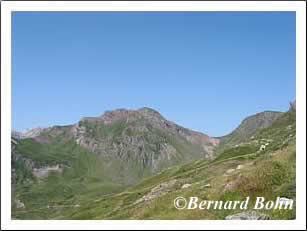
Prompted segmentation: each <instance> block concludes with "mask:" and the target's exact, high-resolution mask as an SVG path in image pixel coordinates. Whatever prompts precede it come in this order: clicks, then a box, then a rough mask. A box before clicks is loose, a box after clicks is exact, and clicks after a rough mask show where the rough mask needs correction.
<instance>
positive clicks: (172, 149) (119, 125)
mask: <svg viewBox="0 0 307 231" xmlns="http://www.w3.org/2000/svg"><path fill="white" fill-rule="evenodd" d="M70 133H71V135H72V136H73V137H74V139H75V142H76V143H77V144H79V145H81V146H83V147H86V148H87V149H88V150H90V151H92V152H95V153H99V154H100V155H103V156H105V157H109V158H113V159H118V160H121V161H124V162H126V163H127V164H131V165H135V166H137V167H140V168H142V169H145V168H150V169H151V170H152V171H153V172H155V171H156V170H159V169H162V168H163V167H165V166H170V165H173V164H174V163H179V162H181V161H188V160H193V159H198V158H201V157H210V156H211V155H212V154H213V152H214V149H215V148H216V147H217V146H218V144H219V140H218V139H215V138H212V137H209V136H207V135H205V134H202V133H199V132H194V131H192V130H189V129H186V128H184V127H181V126H179V125H177V124H175V123H173V122H171V121H168V120H166V119H165V118H164V117H163V116H162V115H160V113H158V112H157V111H155V110H153V109H150V108H141V109H138V110H126V109H118V110H114V111H106V112H105V113H104V114H103V115H101V116H99V117H83V118H82V119H81V120H80V122H78V123H77V124H75V125H73V126H72V127H71V130H70Z"/></svg>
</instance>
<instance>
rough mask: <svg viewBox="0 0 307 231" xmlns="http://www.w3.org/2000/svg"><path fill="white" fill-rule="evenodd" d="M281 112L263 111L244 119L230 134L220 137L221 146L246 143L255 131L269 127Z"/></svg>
mask: <svg viewBox="0 0 307 231" xmlns="http://www.w3.org/2000/svg"><path fill="white" fill-rule="evenodd" d="M282 114H283V112H277V111H264V112H260V113H257V114H255V115H252V116H249V117H247V118H245V119H244V120H243V121H242V122H241V123H240V125H239V126H238V127H237V128H236V129H235V130H234V131H232V132H231V133H230V134H228V135H226V136H223V137H220V140H221V146H223V145H226V146H231V145H235V144H238V143H241V142H243V141H247V140H248V139H249V138H251V137H252V136H253V135H255V134H256V132H257V131H259V130H261V129H263V128H267V127H269V126H270V125H271V124H272V123H273V122H274V121H275V120H276V119H278V118H279V117H280V116H281V115H282Z"/></svg>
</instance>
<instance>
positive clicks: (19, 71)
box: [12, 12, 295, 136]
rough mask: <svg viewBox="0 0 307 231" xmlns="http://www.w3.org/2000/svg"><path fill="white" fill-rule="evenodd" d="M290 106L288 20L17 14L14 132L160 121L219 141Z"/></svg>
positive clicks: (291, 20) (276, 15)
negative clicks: (103, 118)
mask: <svg viewBox="0 0 307 231" xmlns="http://www.w3.org/2000/svg"><path fill="white" fill-rule="evenodd" d="M294 98H295V12H15V13H13V15H12V123H13V124H12V126H13V129H16V130H19V131H22V130H24V129H26V128H33V127H37V126H50V125H66V124H72V123H75V122H77V121H79V120H80V118H81V117H83V116H98V115H101V114H102V113H103V112H104V111H105V110H112V109H117V108H128V109H137V108H141V107H144V106H147V107H151V108H153V109H155V110H157V111H159V112H160V113H161V114H162V115H163V116H164V117H166V118H167V119H169V120H171V121H174V122H176V123H178V124H180V125H182V126H184V127H187V128H191V129H194V130H197V131H201V132H204V133H207V134H208V135H211V136H222V135H226V134H227V133H229V132H231V131H232V130H233V129H234V128H235V127H236V126H238V125H239V123H240V122H241V121H242V120H243V119H244V118H245V117H247V116H249V115H252V114H254V113H257V112H261V111H264V110H278V111H286V110H287V109H288V106H289V101H290V100H293V99H294Z"/></svg>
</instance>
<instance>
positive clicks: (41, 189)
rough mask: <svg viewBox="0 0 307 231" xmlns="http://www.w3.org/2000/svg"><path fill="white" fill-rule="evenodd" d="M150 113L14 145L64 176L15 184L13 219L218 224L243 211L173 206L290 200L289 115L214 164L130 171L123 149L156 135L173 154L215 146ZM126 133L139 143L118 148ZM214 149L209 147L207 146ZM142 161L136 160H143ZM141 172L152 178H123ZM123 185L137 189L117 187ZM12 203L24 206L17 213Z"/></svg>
mask: <svg viewBox="0 0 307 231" xmlns="http://www.w3.org/2000/svg"><path fill="white" fill-rule="evenodd" d="M130 113H132V114H130ZM156 113H157V112H155V111H152V110H151V109H140V110H137V111H132V112H127V111H126V110H119V111H116V112H114V111H113V112H112V113H105V114H104V115H102V116H101V117H91V118H84V119H83V120H81V122H79V123H78V124H75V125H71V126H66V127H53V128H48V129H47V130H46V131H44V132H42V133H41V134H40V136H38V137H35V138H33V139H22V140H17V142H18V145H17V146H16V149H15V150H17V152H23V154H22V156H23V157H24V158H26V159H27V158H29V159H31V160H33V161H34V162H35V164H36V167H37V168H41V167H43V166H46V165H47V166H54V165H56V164H59V163H60V165H61V167H63V169H64V170H63V172H57V171H55V172H51V173H50V175H49V176H48V177H47V178H40V179H37V178H36V177H34V178H33V182H34V183H33V182H26V183H24V184H17V186H16V190H15V192H16V196H15V199H16V202H15V203H14V205H13V210H12V211H13V212H12V214H13V216H14V217H15V218H16V219H225V217H226V216H227V215H231V214H234V213H238V212H242V211H237V210H235V211H233V210H177V209H175V208H174V203H173V200H174V199H175V198H176V197H178V196H184V197H186V198H188V197H190V196H198V197H199V198H200V199H203V200H205V199H206V200H222V201H226V200H241V199H244V198H245V197H246V196H250V197H251V202H250V204H253V201H254V200H255V197H256V196H264V197H265V198H266V199H268V200H270V199H272V200H274V199H275V198H276V197H277V196H281V197H287V198H292V199H295V190H296V189H295V159H296V158H295V155H296V147H295V139H296V134H295V133H296V112H295V110H289V111H288V112H286V113H282V114H281V115H280V116H278V118H276V119H275V120H274V121H272V122H271V124H270V125H268V126H266V127H265V128H262V129H256V130H254V131H253V135H251V136H250V137H249V138H248V139H243V141H242V142H240V141H236V142H235V145H230V144H228V145H229V146H224V147H225V148H224V149H223V150H221V152H220V154H219V155H218V156H217V157H216V158H214V159H211V158H202V159H199V160H193V159H191V161H190V162H189V163H184V162H181V163H180V162H177V164H176V162H175V161H174V162H172V164H175V165H176V166H174V167H172V166H171V167H168V168H164V170H162V171H161V170H158V168H155V167H154V166H158V164H157V165H155V164H156V162H153V161H148V162H145V164H144V166H143V162H137V165H135V166H141V167H140V169H137V168H134V169H133V168H131V166H133V164H135V163H133V161H131V160H135V158H136V156H137V155H135V156H133V155H132V156H131V159H130V161H131V162H130V163H129V160H127V159H126V157H125V155H128V152H125V149H133V148H135V145H136V147H137V144H139V143H140V144H142V145H143V144H144V146H145V147H146V146H147V145H149V144H150V143H148V140H150V141H151V142H152V143H155V142H154V141H158V142H157V143H159V142H160V140H159V138H161V137H162V138H165V139H166V137H170V138H173V139H169V140H168V139H166V141H167V143H168V144H169V145H172V146H173V147H174V148H175V149H176V150H177V149H178V150H179V151H180V150H181V148H182V146H180V145H178V143H180V144H181V145H182V144H186V142H187V141H189V142H188V144H189V146H188V147H193V148H195V150H201V151H202V154H201V155H202V156H204V153H205V152H206V149H205V148H204V146H202V145H199V144H203V145H204V144H207V143H206V142H208V141H209V142H210V140H211V142H212V141H213V142H218V141H215V140H214V139H211V138H210V137H207V136H203V135H202V134H199V133H195V132H192V131H190V130H188V129H184V128H182V127H180V126H178V125H175V124H173V123H171V122H169V121H166V120H165V119H164V118H163V117H161V116H160V115H159V114H158V115H156ZM127 114H128V115H127ZM137 116H139V117H137ZM269 118H271V117H269ZM127 121H128V122H127ZM166 124H168V125H166ZM150 125H151V126H152V127H151V126H150ZM130 129H131V131H129V132H128V133H129V134H131V135H132V137H140V138H132V140H131V143H129V144H128V146H124V144H125V141H126V140H128V137H130V136H129V135H127V130H130ZM146 129H148V131H147V130H146ZM178 129H179V131H181V132H179V131H178ZM76 130H77V131H76ZM130 132H131V133H130ZM161 133H162V134H163V135H161ZM156 134H159V135H156ZM147 136H149V137H150V139H148V138H145V137H147ZM252 136H253V137H252ZM157 137H159V138H157ZM133 139H135V140H133ZM174 140H175V141H176V142H174ZM191 140H193V142H191ZM95 142H97V143H98V145H95ZM109 142H110V143H114V144H113V146H112V147H114V150H116V151H113V152H111V155H110V154H109V153H108V152H105V150H107V149H108V148H107V147H110V146H109V145H110V143H109ZM116 142H118V143H116ZM134 142H136V143H135V144H134ZM181 142H182V143H181ZM100 143H102V144H100ZM120 144H121V145H120ZM155 144H156V143H155ZM33 145H35V146H36V145H38V146H40V148H38V147H33ZM176 145H177V146H176ZM195 146H196V147H195ZM209 146H210V145H209ZM216 146H217V145H216V143H215V145H214V144H213V143H212V147H213V148H215V147H216ZM263 146H265V149H262V147H263ZM125 147H126V148H125ZM184 147H186V146H184V145H183V148H184ZM34 150H35V151H34ZM145 150H148V149H145ZM158 150H160V149H158ZM212 150H214V149H212ZM195 152H196V151H195ZM120 153H122V155H121V154H120ZM157 153H159V155H163V152H157ZM207 153H208V152H207ZM147 155H148V154H146V153H145V154H144V155H142V154H140V156H141V158H142V159H146V156H147ZM177 155H178V156H180V153H179V154H178V153H176V154H175V156H177ZM188 155H191V156H192V155H193V152H191V151H190V152H189V153H188ZM149 156H150V155H149ZM198 157H200V156H198ZM111 160H112V161H111ZM183 160H184V159H183ZM160 161H161V162H160ZM164 161H166V159H160V160H159V162H160V163H163V162H164ZM167 161H172V159H171V158H170V160H168V159H167ZM106 163H109V164H106ZM65 166H67V167H65ZM126 166H130V167H129V168H128V169H126ZM145 166H147V167H146V168H147V169H148V168H149V169H155V171H156V172H154V173H153V172H151V173H150V174H149V173H148V175H147V176H148V177H146V178H145V179H144V178H143V177H145V176H146V174H143V175H142V177H140V176H139V178H137V176H138V174H135V175H134V174H131V172H130V171H132V170H135V172H137V173H139V172H141V173H142V172H143V171H142V168H143V167H145ZM161 169H163V168H161ZM152 174H154V175H153V176H152ZM131 176H133V177H131ZM120 179H121V180H120ZM131 179H134V180H135V179H138V180H137V181H132V180H131ZM141 179H143V180H141ZM140 180H141V181H140ZM126 181H130V183H131V182H134V183H135V182H138V183H137V184H136V185H135V184H134V183H133V184H130V185H127V184H126V185H124V183H126ZM35 182H37V183H35ZM17 202H19V204H20V203H21V202H22V203H24V205H25V207H19V208H17V205H18V203H17ZM260 212H263V213H266V214H267V215H269V217H270V218H271V219H293V218H294V217H295V210H289V211H283V212H278V211H275V212H274V211H273V212H272V211H260Z"/></svg>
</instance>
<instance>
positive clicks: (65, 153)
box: [12, 108, 218, 219]
mask: <svg viewBox="0 0 307 231" xmlns="http://www.w3.org/2000/svg"><path fill="white" fill-rule="evenodd" d="M27 137H28V138H27ZM29 137H30V138H29ZM12 142H14V148H13V150H12V166H13V168H12V169H13V174H12V175H13V187H14V189H16V194H14V198H15V199H14V201H13V202H16V203H13V207H14V206H15V207H14V208H16V206H17V205H18V203H17V202H18V201H19V200H20V201H23V203H25V206H26V207H32V208H35V204H37V203H38V201H39V202H40V203H47V201H50V200H52V201H66V202H67V201H70V200H68V198H74V199H73V201H74V200H75V199H76V198H75V196H74V195H76V194H77V195H80V197H82V195H83V194H85V192H92V194H93V195H96V194H97V195H104V194H108V193H115V192H118V191H119V190H123V189H124V188H126V187H128V186H130V185H133V184H136V183H137V182H139V181H140V180H141V179H142V178H144V177H146V176H152V175H153V174H156V173H158V172H159V171H161V170H163V169H165V168H168V167H170V166H174V165H176V164H181V163H184V162H187V161H191V160H196V159H200V158H208V157H210V156H211V155H212V153H213V151H214V149H215V148H216V146H217V145H218V140H217V139H214V138H210V137H209V136H207V135H205V134H202V133H199V132H194V131H191V130H189V129H186V128H183V127H181V126H179V125H176V124H175V123H172V122H170V121H168V120H166V119H164V118H163V117H162V116H161V115H160V114H159V113H158V112H156V111H154V110H152V109H149V108H141V109H139V110H125V109H119V110H114V111H108V112H106V113H104V114H103V115H102V116H99V117H85V118H82V119H81V121H79V122H78V123H76V124H73V125H68V126H53V127H49V128H45V129H35V130H34V132H30V133H29V134H27V135H23V136H22V137H20V139H18V138H13V139H12ZM24 190H27V194H26V195H27V197H26V198H22V199H21V198H19V197H20V195H22V193H23V192H24ZM14 193H15V190H14ZM33 198H39V199H35V200H34V201H33ZM76 200H77V199H76ZM73 201H70V202H71V203H73ZM38 204H39V203H38ZM39 217H40V218H42V219H43V218H44V213H39Z"/></svg>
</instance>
